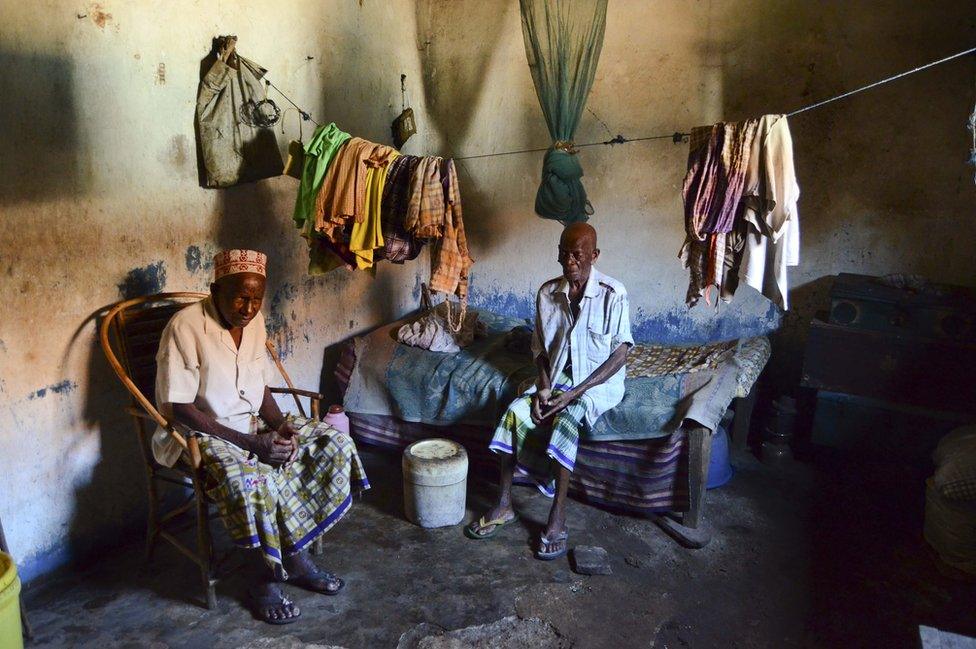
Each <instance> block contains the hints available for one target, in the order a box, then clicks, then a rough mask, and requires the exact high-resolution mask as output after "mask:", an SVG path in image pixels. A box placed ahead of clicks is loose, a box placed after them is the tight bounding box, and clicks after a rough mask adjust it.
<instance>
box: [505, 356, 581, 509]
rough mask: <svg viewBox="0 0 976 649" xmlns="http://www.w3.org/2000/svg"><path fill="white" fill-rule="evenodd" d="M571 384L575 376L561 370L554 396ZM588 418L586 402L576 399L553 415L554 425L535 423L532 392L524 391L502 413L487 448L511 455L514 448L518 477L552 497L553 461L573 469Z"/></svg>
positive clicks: (554, 479) (570, 469)
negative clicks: (525, 392) (537, 424)
mask: <svg viewBox="0 0 976 649" xmlns="http://www.w3.org/2000/svg"><path fill="white" fill-rule="evenodd" d="M572 385H573V383H572V379H571V378H570V377H569V376H568V375H567V374H566V373H565V372H563V373H561V374H560V375H559V378H557V379H556V381H555V382H554V383H553V390H552V394H553V396H556V395H559V394H561V393H563V392H565V391H567V390H569V389H570V388H571V387H572ZM585 418H586V404H584V403H583V400H582V399H576V400H574V401H571V402H570V404H569V405H568V406H566V408H565V409H564V410H562V411H561V412H559V413H558V414H557V415H556V416H555V417H554V418H553V420H552V425H551V426H545V425H543V426H536V425H535V424H534V423H532V395H531V394H523V395H522V396H520V397H519V398H518V399H516V400H515V401H513V402H512V404H511V405H510V406H509V407H508V410H506V411H505V414H504V415H502V420H501V422H500V423H499V424H498V428H496V429H495V435H494V437H492V439H491V443H490V444H489V445H488V448H489V449H491V450H492V451H494V452H495V453H507V454H509V455H512V454H513V452H514V455H515V478H516V481H517V482H520V483H526V484H532V485H535V486H536V487H537V488H538V489H539V491H541V492H542V493H544V494H545V495H547V496H549V497H550V498H551V497H552V496H553V495H555V493H556V475H555V471H554V467H553V465H552V463H553V462H558V463H559V464H561V465H562V466H564V467H566V468H567V469H568V470H569V471H570V472H572V471H573V469H574V468H575V466H576V452H577V450H578V448H579V438H580V432H581V431H582V430H583V426H585V423H584V420H585Z"/></svg>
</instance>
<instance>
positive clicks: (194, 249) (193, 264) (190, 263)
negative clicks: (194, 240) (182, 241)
mask: <svg viewBox="0 0 976 649" xmlns="http://www.w3.org/2000/svg"><path fill="white" fill-rule="evenodd" d="M204 248H205V250H201V249H200V247H199V246H187V248H186V269H187V270H188V271H190V272H191V273H198V272H200V271H201V270H203V271H208V272H209V271H211V270H213V258H214V254H215V253H214V251H213V247H212V246H204Z"/></svg>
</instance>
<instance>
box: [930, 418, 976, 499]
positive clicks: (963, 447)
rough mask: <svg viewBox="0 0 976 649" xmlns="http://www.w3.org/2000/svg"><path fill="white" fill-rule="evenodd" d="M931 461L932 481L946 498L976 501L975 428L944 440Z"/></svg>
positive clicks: (960, 429) (961, 430)
mask: <svg viewBox="0 0 976 649" xmlns="http://www.w3.org/2000/svg"><path fill="white" fill-rule="evenodd" d="M932 459H933V460H934V461H935V466H936V469H935V475H934V476H933V482H934V483H935V488H936V490H937V491H938V492H939V493H940V494H941V495H942V497H943V498H947V499H949V500H976V426H963V427H962V428H957V429H955V430H954V431H952V432H951V433H949V434H948V435H946V436H945V437H943V438H942V440H941V441H940V442H939V445H938V446H937V447H936V449H935V453H933V454H932Z"/></svg>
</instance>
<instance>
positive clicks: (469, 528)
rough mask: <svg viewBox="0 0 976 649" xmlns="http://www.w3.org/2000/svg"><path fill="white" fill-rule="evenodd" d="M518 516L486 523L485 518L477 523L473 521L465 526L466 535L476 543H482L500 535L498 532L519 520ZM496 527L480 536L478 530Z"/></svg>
mask: <svg viewBox="0 0 976 649" xmlns="http://www.w3.org/2000/svg"><path fill="white" fill-rule="evenodd" d="M518 518H519V517H518V514H515V515H513V516H512V517H511V518H496V519H494V520H490V521H486V520H485V517H484V516H482V517H481V518H479V519H478V520H476V521H471V522H470V523H468V524H467V525H465V526H464V535H465V536H466V537H468V538H469V539H474V540H475V541H481V540H484V539H490V538H491V537H493V536H495V535H496V534H498V530H500V529H501V528H503V527H505V526H506V525H508V524H509V523H514V522H515V521H517V520H518ZM492 525H493V526H494V527H492V528H491V531H490V532H486V533H484V534H478V532H477V531H476V529H478V530H483V529H484V528H486V527H490V526H492Z"/></svg>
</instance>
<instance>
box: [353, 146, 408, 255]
mask: <svg viewBox="0 0 976 649" xmlns="http://www.w3.org/2000/svg"><path fill="white" fill-rule="evenodd" d="M398 157H400V154H399V153H395V154H392V155H391V156H390V158H389V161H388V162H387V164H385V165H383V166H381V167H370V168H368V169H367V170H366V197H365V200H364V201H363V207H364V211H365V215H364V217H363V220H362V222H358V221H354V222H353V225H352V232H351V233H350V235H349V251H350V252H351V253H353V254H354V255H356V267H357V268H359V269H360V270H364V269H367V268H372V267H373V251H374V250H376V249H378V248H382V247H383V245H384V242H383V220H382V214H381V204H382V202H383V187H384V186H385V185H386V174H387V170H389V168H390V163H392V162H393V161H394V160H396V159H397V158H398Z"/></svg>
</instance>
